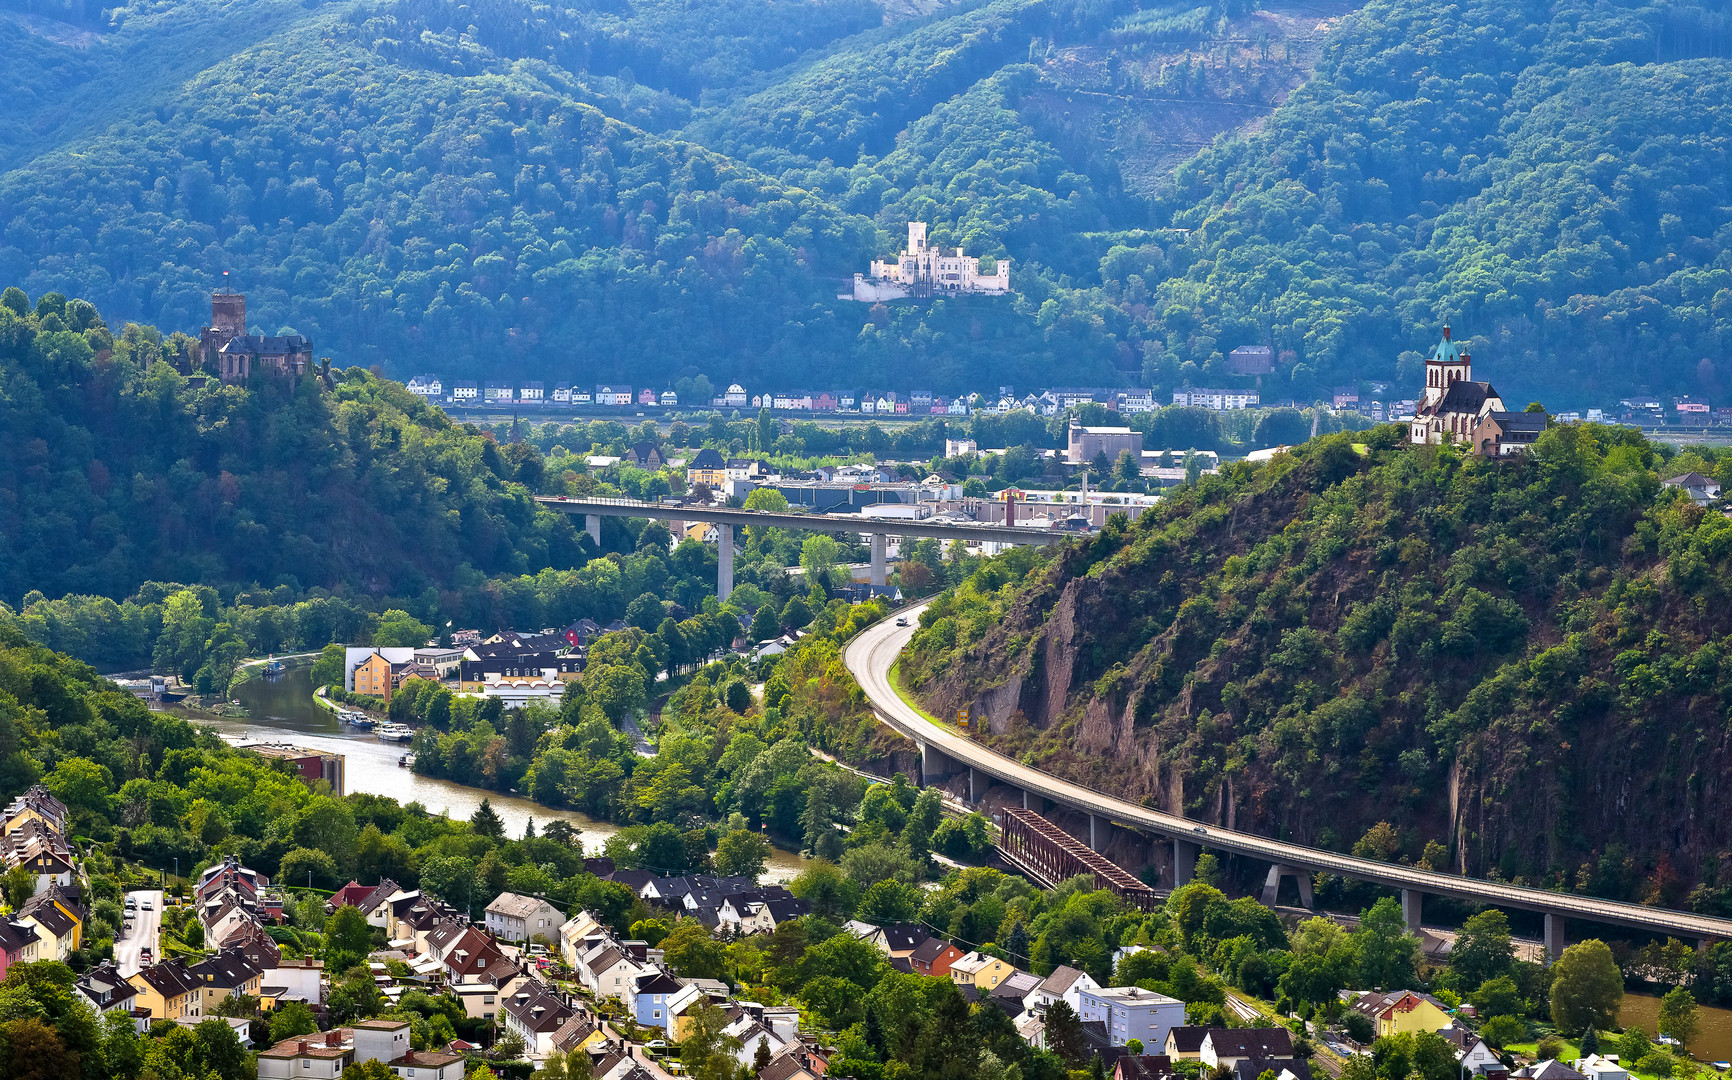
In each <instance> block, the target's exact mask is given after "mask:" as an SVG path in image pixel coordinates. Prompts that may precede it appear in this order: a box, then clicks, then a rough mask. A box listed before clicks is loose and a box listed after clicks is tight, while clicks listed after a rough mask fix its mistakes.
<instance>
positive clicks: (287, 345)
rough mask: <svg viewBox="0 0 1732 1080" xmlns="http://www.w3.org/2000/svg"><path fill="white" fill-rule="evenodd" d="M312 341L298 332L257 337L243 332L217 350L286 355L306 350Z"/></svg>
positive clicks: (254, 354) (311, 345) (259, 354)
mask: <svg viewBox="0 0 1732 1080" xmlns="http://www.w3.org/2000/svg"><path fill="white" fill-rule="evenodd" d="M312 347H313V343H312V342H310V341H308V340H307V339H306V338H304V337H302V336H301V335H300V334H291V335H289V336H288V337H259V336H258V335H256V334H245V335H241V336H238V337H233V338H230V339H229V340H228V342H227V343H225V344H224V345H223V347H222V348H221V349H220V350H219V351H220V352H225V353H249V354H251V355H253V356H287V355H289V354H290V353H298V352H306V351H308V350H310V349H311V348H312Z"/></svg>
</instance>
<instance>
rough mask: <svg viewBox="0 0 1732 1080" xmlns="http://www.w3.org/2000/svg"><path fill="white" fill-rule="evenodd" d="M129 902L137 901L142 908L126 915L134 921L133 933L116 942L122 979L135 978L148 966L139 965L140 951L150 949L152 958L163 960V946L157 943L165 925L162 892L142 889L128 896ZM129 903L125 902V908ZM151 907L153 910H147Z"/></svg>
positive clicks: (115, 961) (131, 931)
mask: <svg viewBox="0 0 1732 1080" xmlns="http://www.w3.org/2000/svg"><path fill="white" fill-rule="evenodd" d="M126 897H127V899H132V900H137V901H138V906H137V907H136V908H131V909H128V910H127V911H126V915H127V916H128V917H130V918H131V919H132V929H131V930H129V931H127V932H126V933H125V934H123V935H122V936H121V937H120V938H118V939H116V941H115V942H114V963H115V966H116V967H118V968H120V973H121V974H122V975H133V974H136V973H137V972H138V969H139V968H141V967H143V966H144V965H143V964H141V963H139V955H138V954H139V951H140V950H142V949H144V948H145V947H147V946H148V947H149V948H150V950H151V954H152V955H153V956H155V957H156V958H157V959H159V960H160V959H162V948H161V944H160V943H159V942H158V941H157V931H158V929H159V928H160V927H161V925H162V890H160V889H139V890H138V891H136V892H129V893H127V894H126ZM125 902H126V901H125V900H122V901H121V903H122V904H124V903H125ZM145 904H149V905H150V910H149V911H146V910H144V905H145Z"/></svg>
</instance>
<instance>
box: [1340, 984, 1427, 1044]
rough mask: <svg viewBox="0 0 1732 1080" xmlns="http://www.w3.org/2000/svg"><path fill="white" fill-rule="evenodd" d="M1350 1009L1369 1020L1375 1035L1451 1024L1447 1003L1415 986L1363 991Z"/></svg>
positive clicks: (1394, 1033)
mask: <svg viewBox="0 0 1732 1080" xmlns="http://www.w3.org/2000/svg"><path fill="white" fill-rule="evenodd" d="M1352 1008H1353V1011H1354V1012H1357V1013H1358V1014H1359V1015H1361V1016H1363V1017H1365V1018H1366V1019H1367V1020H1370V1021H1371V1027H1372V1030H1374V1031H1375V1032H1376V1033H1377V1037H1378V1038H1382V1037H1384V1036H1385V1035H1402V1034H1408V1033H1412V1034H1418V1033H1419V1032H1421V1031H1437V1030H1438V1029H1439V1028H1446V1027H1448V1026H1449V1024H1450V1019H1451V1018H1450V1014H1449V1006H1447V1005H1445V1004H1444V1003H1443V1002H1441V1001H1439V1000H1437V999H1436V998H1434V997H1432V996H1431V995H1430V994H1422V993H1420V992H1419V991H1417V990H1395V991H1391V992H1390V993H1387V994H1379V993H1376V992H1372V993H1369V994H1362V995H1360V997H1359V1000H1357V1001H1355V1002H1354V1003H1353V1006H1352Z"/></svg>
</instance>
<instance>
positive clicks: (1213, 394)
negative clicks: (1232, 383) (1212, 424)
mask: <svg viewBox="0 0 1732 1080" xmlns="http://www.w3.org/2000/svg"><path fill="white" fill-rule="evenodd" d="M1261 401H1262V398H1261V396H1260V395H1259V394H1258V393H1257V391H1255V390H1236V389H1222V388H1215V387H1207V386H1181V387H1179V388H1178V389H1177V390H1175V391H1173V404H1174V405H1189V406H1191V407H1192V408H1195V409H1214V410H1215V411H1216V412H1225V411H1226V410H1228V409H1255V408H1256V407H1257V405H1258V404H1259V402H1261Z"/></svg>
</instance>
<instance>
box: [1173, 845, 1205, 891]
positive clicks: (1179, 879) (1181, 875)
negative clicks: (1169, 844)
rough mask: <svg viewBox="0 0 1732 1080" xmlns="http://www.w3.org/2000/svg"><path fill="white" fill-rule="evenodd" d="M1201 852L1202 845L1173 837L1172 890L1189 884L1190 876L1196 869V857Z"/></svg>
mask: <svg viewBox="0 0 1732 1080" xmlns="http://www.w3.org/2000/svg"><path fill="white" fill-rule="evenodd" d="M1202 852H1203V848H1202V845H1200V844H1193V843H1191V842H1190V841H1189V840H1181V839H1179V838H1178V837H1176V836H1175V837H1173V888H1175V889H1177V888H1180V887H1181V886H1184V885H1189V884H1190V883H1191V875H1192V874H1193V873H1195V872H1196V869H1197V856H1198V855H1201V854H1202Z"/></svg>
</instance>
